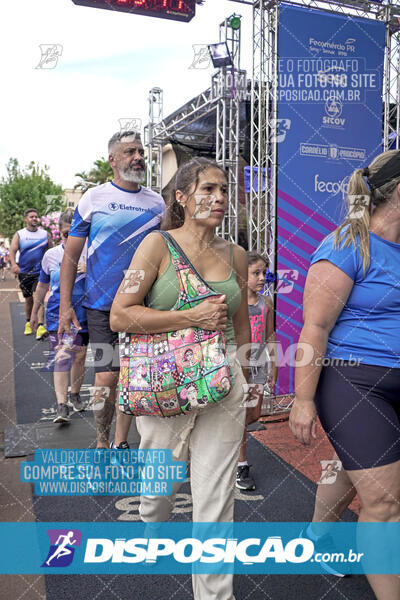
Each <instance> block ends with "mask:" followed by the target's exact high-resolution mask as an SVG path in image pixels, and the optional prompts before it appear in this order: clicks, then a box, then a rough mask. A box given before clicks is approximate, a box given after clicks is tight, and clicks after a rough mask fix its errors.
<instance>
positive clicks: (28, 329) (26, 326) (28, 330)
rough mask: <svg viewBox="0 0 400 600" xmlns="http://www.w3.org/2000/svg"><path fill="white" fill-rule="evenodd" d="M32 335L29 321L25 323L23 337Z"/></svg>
mask: <svg viewBox="0 0 400 600" xmlns="http://www.w3.org/2000/svg"><path fill="white" fill-rule="evenodd" d="M32 333H33V331H32V327H31V324H30V323H29V321H27V322H26V323H25V329H24V335H32Z"/></svg>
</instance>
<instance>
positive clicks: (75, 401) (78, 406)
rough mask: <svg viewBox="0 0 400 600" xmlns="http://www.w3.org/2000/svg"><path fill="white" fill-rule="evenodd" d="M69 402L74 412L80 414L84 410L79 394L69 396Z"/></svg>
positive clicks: (83, 403)
mask: <svg viewBox="0 0 400 600" xmlns="http://www.w3.org/2000/svg"><path fill="white" fill-rule="evenodd" d="M69 400H70V402H71V404H72V406H73V407H74V410H75V411H76V412H81V411H82V410H85V402H84V401H83V400H82V399H81V397H80V395H79V393H78V394H70V395H69Z"/></svg>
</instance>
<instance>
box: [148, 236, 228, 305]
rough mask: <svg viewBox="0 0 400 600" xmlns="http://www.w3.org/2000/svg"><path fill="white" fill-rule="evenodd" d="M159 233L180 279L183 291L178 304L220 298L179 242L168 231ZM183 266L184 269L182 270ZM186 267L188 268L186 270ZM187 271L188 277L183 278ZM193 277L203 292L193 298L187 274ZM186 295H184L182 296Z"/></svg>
mask: <svg viewBox="0 0 400 600" xmlns="http://www.w3.org/2000/svg"><path fill="white" fill-rule="evenodd" d="M159 233H160V234H161V235H162V236H163V238H164V240H165V242H166V244H167V247H168V250H169V252H170V254H171V256H172V259H173V260H172V264H173V266H174V269H175V272H176V275H177V277H178V282H179V287H180V290H181V293H180V297H179V299H178V302H179V303H180V304H182V303H183V304H186V303H187V301H188V300H189V299H190V301H191V302H196V303H197V301H200V300H204V299H205V298H208V297H210V296H217V295H218V296H219V295H220V293H219V292H216V291H215V290H213V289H212V287H211V286H210V285H209V283H207V281H205V279H203V277H202V276H201V275H200V273H199V272H198V271H197V269H196V267H195V266H194V265H193V263H192V262H191V261H190V260H189V258H188V257H187V255H186V254H185V252H184V250H182V248H181V247H180V245H179V244H178V242H177V241H176V240H175V239H174V238H173V237H172V235H170V234H169V233H168V232H167V231H159ZM182 266H183V267H184V268H183V269H182ZM185 267H186V268H185ZM183 271H186V276H182V272H183ZM188 273H189V274H190V275H193V276H194V277H195V278H196V279H197V280H199V282H200V283H201V284H202V288H203V289H204V291H203V292H197V294H196V295H195V296H193V293H192V292H193V290H189V283H188V277H187V274H188ZM182 292H183V293H184V295H183V294H182Z"/></svg>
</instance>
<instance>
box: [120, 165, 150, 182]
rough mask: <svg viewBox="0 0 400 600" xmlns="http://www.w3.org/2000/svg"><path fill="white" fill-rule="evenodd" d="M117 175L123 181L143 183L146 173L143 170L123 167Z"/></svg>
mask: <svg viewBox="0 0 400 600" xmlns="http://www.w3.org/2000/svg"><path fill="white" fill-rule="evenodd" d="M119 174H120V177H121V178H122V179H123V180H124V181H129V182H130V183H143V181H144V180H145V175H146V172H145V170H144V169H133V168H131V167H125V169H121V170H119Z"/></svg>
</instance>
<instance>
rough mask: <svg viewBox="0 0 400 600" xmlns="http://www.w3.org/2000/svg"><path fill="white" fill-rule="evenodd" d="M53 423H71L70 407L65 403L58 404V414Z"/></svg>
mask: <svg viewBox="0 0 400 600" xmlns="http://www.w3.org/2000/svg"><path fill="white" fill-rule="evenodd" d="M53 423H69V408H68V406H67V405H66V404H65V403H63V404H59V405H58V406H57V416H56V418H55V419H53Z"/></svg>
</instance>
